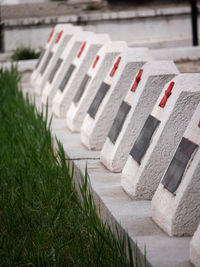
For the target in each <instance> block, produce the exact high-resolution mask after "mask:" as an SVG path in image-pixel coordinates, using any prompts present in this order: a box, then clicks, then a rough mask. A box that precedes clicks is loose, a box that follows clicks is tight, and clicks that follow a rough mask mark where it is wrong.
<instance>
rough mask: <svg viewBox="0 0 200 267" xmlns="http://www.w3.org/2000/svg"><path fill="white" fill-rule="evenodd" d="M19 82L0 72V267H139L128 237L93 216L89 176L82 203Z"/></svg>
mask: <svg viewBox="0 0 200 267" xmlns="http://www.w3.org/2000/svg"><path fill="white" fill-rule="evenodd" d="M19 79H20V77H19V75H18V72H17V71H16V69H14V68H12V70H11V71H2V70H0V105H1V108H0V125H1V128H0V147H1V149H0V192H1V193H0V266H2V267H6V266H20V267H22V266H45V267H46V266H47V267H48V266H95V267H96V266H120V267H121V266H141V264H140V263H139V259H137V258H138V257H137V256H136V257H135V258H134V259H135V260H136V262H137V264H136V265H134V264H133V262H132V253H131V247H130V242H129V240H128V238H127V236H126V235H123V236H122V237H120V238H119V240H118V239H117V238H116V237H115V236H114V235H113V234H112V232H111V230H110V228H109V227H108V226H106V225H105V224H103V223H102V222H101V220H100V219H99V217H98V216H97V213H96V209H95V205H94V201H93V198H92V196H91V194H90V192H88V190H87V178H88V177H87V172H86V174H85V177H83V178H82V183H81V185H80V192H81V196H82V200H83V201H82V202H81V201H80V200H79V198H78V196H77V192H76V190H75V188H74V185H73V179H72V177H73V173H70V172H69V168H68V167H67V166H66V162H65V156H64V151H63V148H62V147H61V145H59V151H58V154H57V155H55V154H54V153H53V150H52V143H51V135H50V129H49V125H47V120H46V119H44V117H45V114H43V113H38V112H37V111H36V110H35V108H34V105H32V104H31V103H29V101H28V99H26V100H24V99H23V96H22V93H21V92H20V91H19V90H18V82H19ZM119 236H120V235H119ZM126 250H127V251H128V252H129V253H128V255H129V256H128V257H129V259H128V260H127V257H126V255H125V254H126V253H125V251H126ZM136 255H137V253H136Z"/></svg>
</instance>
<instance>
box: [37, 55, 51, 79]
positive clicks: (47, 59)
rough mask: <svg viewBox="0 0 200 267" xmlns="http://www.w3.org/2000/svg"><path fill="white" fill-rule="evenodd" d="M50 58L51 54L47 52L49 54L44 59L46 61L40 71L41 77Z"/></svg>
mask: <svg viewBox="0 0 200 267" xmlns="http://www.w3.org/2000/svg"><path fill="white" fill-rule="evenodd" d="M52 56H53V53H52V52H49V54H48V56H47V58H46V60H45V62H44V64H43V66H42V68H41V71H40V73H41V75H43V73H44V71H45V70H46V67H47V65H48V64H49V61H50V60H51V58H52Z"/></svg>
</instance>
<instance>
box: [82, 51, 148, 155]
mask: <svg viewBox="0 0 200 267" xmlns="http://www.w3.org/2000/svg"><path fill="white" fill-rule="evenodd" d="M150 58H151V57H150V56H149V54H148V50H146V49H142V48H141V49H137V48H136V49H130V48H129V49H128V50H127V51H125V52H124V53H122V54H121V61H120V64H119V66H118V69H117V70H116V73H115V75H114V77H113V78H112V77H110V75H109V74H110V73H109V74H108V75H107V77H106V78H105V80H104V82H105V83H107V84H109V85H110V89H109V91H108V93H107V94H106V96H105V98H104V99H103V101H102V103H101V105H100V107H99V109H98V111H97V114H96V116H95V119H93V118H91V117H90V116H89V114H87V115H86V117H85V119H84V121H83V124H82V128H81V141H82V143H83V144H84V145H85V146H86V147H88V148H89V149H94V150H98V149H101V148H102V146H103V144H104V142H105V140H106V136H107V135H108V132H109V130H110V127H111V125H112V123H113V120H114V118H115V116H116V113H117V110H118V108H119V105H120V104H121V101H122V100H123V98H124V96H125V95H126V93H127V91H128V89H129V88H130V85H131V82H132V80H133V77H134V75H135V74H136V73H137V71H138V70H139V69H140V68H141V67H142V66H143V65H144V63H145V62H146V61H147V60H149V59H150Z"/></svg>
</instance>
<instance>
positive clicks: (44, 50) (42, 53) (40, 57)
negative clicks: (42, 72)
mask: <svg viewBox="0 0 200 267" xmlns="http://www.w3.org/2000/svg"><path fill="white" fill-rule="evenodd" d="M45 52H46V49H43V50H42V52H41V53H40V56H39V58H38V61H37V64H36V66H35V69H37V68H38V66H39V65H40V62H41V60H42V58H43V56H44V54H45Z"/></svg>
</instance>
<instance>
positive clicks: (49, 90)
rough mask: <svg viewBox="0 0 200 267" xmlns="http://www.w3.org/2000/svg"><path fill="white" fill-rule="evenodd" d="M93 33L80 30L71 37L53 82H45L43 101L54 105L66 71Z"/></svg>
mask: <svg viewBox="0 0 200 267" xmlns="http://www.w3.org/2000/svg"><path fill="white" fill-rule="evenodd" d="M92 35H93V33H92V32H79V33H77V34H75V35H74V37H72V38H71V40H70V41H69V43H68V44H67V46H66V47H65V49H64V51H63V53H62V55H61V59H63V63H62V65H61V67H60V70H59V71H58V73H57V74H56V75H55V77H54V79H53V81H52V83H51V84H50V83H49V82H48V81H47V83H46V84H45V87H44V90H43V93H42V103H44V104H47V100H48V105H52V102H53V99H54V97H55V95H56V93H57V91H58V89H59V86H60V84H61V82H62V80H63V79H64V77H65V75H66V72H67V71H68V70H69V67H70V64H71V63H72V62H73V61H74V60H75V57H76V55H77V54H78V51H79V50H80V48H81V45H82V44H83V42H85V41H87V40H88V39H89V38H90V37H91V36H92Z"/></svg>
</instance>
